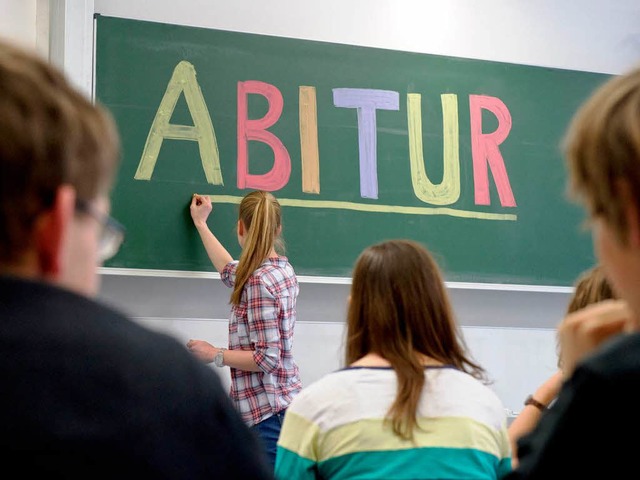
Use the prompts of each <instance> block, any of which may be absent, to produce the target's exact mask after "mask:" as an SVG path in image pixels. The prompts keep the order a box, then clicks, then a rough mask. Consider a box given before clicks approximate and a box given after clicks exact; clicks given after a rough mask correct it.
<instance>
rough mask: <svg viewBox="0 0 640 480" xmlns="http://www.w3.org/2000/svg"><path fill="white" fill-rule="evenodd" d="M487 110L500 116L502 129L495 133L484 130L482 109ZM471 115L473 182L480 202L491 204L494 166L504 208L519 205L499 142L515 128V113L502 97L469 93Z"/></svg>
mask: <svg viewBox="0 0 640 480" xmlns="http://www.w3.org/2000/svg"><path fill="white" fill-rule="evenodd" d="M483 109H486V110H489V111H490V112H491V113H493V114H494V115H495V116H496V118H497V119H498V128H497V129H496V131H495V132H493V133H482V110H483ZM469 113H470V114H471V155H472V157H473V183H474V186H475V201H476V205H489V204H490V203H491V201H490V199H489V173H488V172H487V164H488V165H489V167H490V168H491V173H492V174H493V179H494V181H495V182H496V188H497V189H498V196H499V198H500V203H501V204H502V206H503V207H515V206H516V200H515V198H514V197H513V192H512V191H511V185H510V183H509V176H508V175H507V170H506V168H505V166H504V159H503V158H502V154H501V153H500V149H499V148H498V145H500V144H501V143H502V142H504V140H505V138H507V136H508V135H509V132H510V131H511V114H510V113H509V109H508V108H507V106H506V105H505V104H504V102H503V101H502V100H500V99H499V98H496V97H487V96H484V95H469Z"/></svg>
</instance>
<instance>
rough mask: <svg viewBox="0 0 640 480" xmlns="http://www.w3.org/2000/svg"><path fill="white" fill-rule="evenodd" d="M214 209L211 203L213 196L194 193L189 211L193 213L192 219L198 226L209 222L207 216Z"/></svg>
mask: <svg viewBox="0 0 640 480" xmlns="http://www.w3.org/2000/svg"><path fill="white" fill-rule="evenodd" d="M211 210H213V205H211V198H209V195H199V194H197V193H194V194H193V196H192V197H191V205H190V207H189V211H190V213H191V219H192V220H193V223H194V224H195V226H196V227H198V226H200V225H206V224H207V218H208V217H209V214H210V213H211Z"/></svg>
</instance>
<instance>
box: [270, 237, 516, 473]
mask: <svg viewBox="0 0 640 480" xmlns="http://www.w3.org/2000/svg"><path fill="white" fill-rule="evenodd" d="M345 359H346V364H347V365H348V367H347V368H345V369H342V370H339V371H336V372H333V373H330V374H328V375H326V376H325V377H323V378H322V379H320V380H318V381H317V382H315V383H313V384H312V385H310V386H308V387H306V388H305V389H304V390H303V391H302V392H301V393H300V395H298V396H297V397H296V398H295V399H294V400H293V402H292V403H291V405H290V406H289V409H288V410H287V416H286V418H285V421H284V425H283V427H282V432H281V435H280V440H279V442H278V455H277V460H276V472H275V473H276V478H279V479H302V478H304V479H307V478H308V479H311V478H323V479H331V478H369V479H394V478H413V479H431V478H487V479H490V478H493V479H495V478H500V477H501V476H502V475H504V474H505V473H506V472H507V471H509V469H510V465H511V461H510V452H509V440H508V437H507V427H506V413H505V410H504V407H503V405H502V403H501V402H500V400H499V399H498V397H497V396H496V394H495V393H494V392H493V391H492V390H491V389H490V388H489V387H488V386H487V385H485V384H484V379H485V373H484V370H483V369H482V368H481V367H480V366H479V365H478V364H477V363H475V362H474V361H473V360H472V359H471V358H470V356H469V355H468V354H467V351H466V348H465V345H464V341H463V339H462V336H461V333H460V332H459V329H458V326H457V324H456V322H455V320H454V316H453V312H452V308H451V305H450V302H449V298H448V295H447V292H446V287H445V285H444V282H443V281H442V277H441V274H440V270H439V269H438V266H437V265H436V263H435V261H434V260H433V258H432V257H431V255H430V254H429V252H428V251H427V250H426V249H425V248H424V247H423V246H422V245H420V244H419V243H416V242H413V241H409V240H393V241H387V242H383V243H380V244H377V245H373V246H371V247H369V248H367V249H365V250H364V252H362V254H361V255H360V257H359V258H358V260H357V262H356V265H355V269H354V271H353V278H352V283H351V294H350V300H349V309H348V314H347V336H346V355H345Z"/></svg>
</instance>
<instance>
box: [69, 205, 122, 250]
mask: <svg viewBox="0 0 640 480" xmlns="http://www.w3.org/2000/svg"><path fill="white" fill-rule="evenodd" d="M76 212H79V213H85V214H87V215H89V216H91V217H93V218H94V219H95V220H96V221H97V222H98V223H99V224H100V225H101V227H102V231H101V232H100V239H99V241H98V257H99V259H100V261H101V262H104V261H105V260H109V259H110V258H111V257H113V256H114V255H115V254H116V253H118V250H120V246H121V245H122V242H124V235H125V233H126V229H125V227H124V225H122V224H121V223H120V222H118V221H117V220H116V219H115V218H113V217H111V216H109V215H107V214H106V213H103V212H100V211H99V210H97V209H96V208H95V207H94V206H93V205H91V204H90V203H89V202H87V201H86V200H81V199H76Z"/></svg>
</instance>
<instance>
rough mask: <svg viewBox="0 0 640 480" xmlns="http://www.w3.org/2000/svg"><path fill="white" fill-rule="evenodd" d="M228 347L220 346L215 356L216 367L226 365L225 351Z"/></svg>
mask: <svg viewBox="0 0 640 480" xmlns="http://www.w3.org/2000/svg"><path fill="white" fill-rule="evenodd" d="M225 350H226V348H220V349H219V350H218V353H216V356H215V357H213V363H214V364H215V366H216V367H224V351H225Z"/></svg>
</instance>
